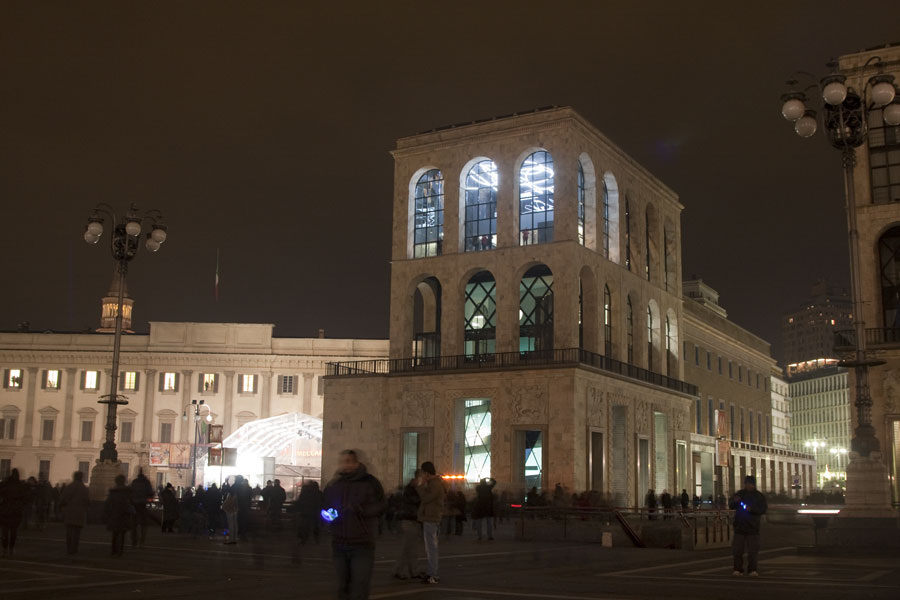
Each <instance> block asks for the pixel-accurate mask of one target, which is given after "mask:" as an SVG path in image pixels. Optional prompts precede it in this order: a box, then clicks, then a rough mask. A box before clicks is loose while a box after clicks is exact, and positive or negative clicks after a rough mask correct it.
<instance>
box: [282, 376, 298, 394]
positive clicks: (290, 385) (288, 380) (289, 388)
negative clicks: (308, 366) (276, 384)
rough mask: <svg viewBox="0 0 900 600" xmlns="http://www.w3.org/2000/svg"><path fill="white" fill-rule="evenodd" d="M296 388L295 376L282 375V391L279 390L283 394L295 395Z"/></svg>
mask: <svg viewBox="0 0 900 600" xmlns="http://www.w3.org/2000/svg"><path fill="white" fill-rule="evenodd" d="M295 387H296V381H295V377H294V376H293V375H282V376H281V389H280V390H279V391H280V393H282V394H293V393H294V389H295Z"/></svg>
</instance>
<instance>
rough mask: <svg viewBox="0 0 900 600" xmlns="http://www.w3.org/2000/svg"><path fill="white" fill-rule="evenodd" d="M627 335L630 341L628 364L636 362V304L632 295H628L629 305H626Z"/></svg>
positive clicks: (627, 339) (628, 341)
mask: <svg viewBox="0 0 900 600" xmlns="http://www.w3.org/2000/svg"><path fill="white" fill-rule="evenodd" d="M625 337H626V341H627V343H628V354H627V356H628V364H629V365H633V364H634V305H633V304H632V303H631V296H628V305H627V306H626V307H625Z"/></svg>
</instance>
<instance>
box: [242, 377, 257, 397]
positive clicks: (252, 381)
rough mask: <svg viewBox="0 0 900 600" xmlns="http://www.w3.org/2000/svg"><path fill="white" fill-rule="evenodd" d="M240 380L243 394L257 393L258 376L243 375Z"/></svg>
mask: <svg viewBox="0 0 900 600" xmlns="http://www.w3.org/2000/svg"><path fill="white" fill-rule="evenodd" d="M240 380H241V381H240V391H241V393H242V394H255V393H256V375H241V376H240Z"/></svg>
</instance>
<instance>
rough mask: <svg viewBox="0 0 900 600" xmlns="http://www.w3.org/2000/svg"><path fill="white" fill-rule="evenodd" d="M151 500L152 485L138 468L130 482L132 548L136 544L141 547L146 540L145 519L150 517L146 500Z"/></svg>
mask: <svg viewBox="0 0 900 600" xmlns="http://www.w3.org/2000/svg"><path fill="white" fill-rule="evenodd" d="M152 500H153V486H152V485H151V484H150V480H149V479H147V477H146V476H145V475H144V470H143V469H138V474H137V477H135V478H134V480H133V481H132V482H131V502H132V504H134V518H133V519H132V523H131V547H132V548H135V547H137V546H138V544H140V547H141V548H143V547H144V542H146V541H147V521H148V520H149V518H150V517H149V515H148V513H147V502H150V501H152ZM138 534H140V536H139V535H138Z"/></svg>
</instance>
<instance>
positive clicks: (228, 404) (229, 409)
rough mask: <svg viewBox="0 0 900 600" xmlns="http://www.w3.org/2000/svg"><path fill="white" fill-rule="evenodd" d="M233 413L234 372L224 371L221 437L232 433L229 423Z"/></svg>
mask: <svg viewBox="0 0 900 600" xmlns="http://www.w3.org/2000/svg"><path fill="white" fill-rule="evenodd" d="M233 413H234V371H225V415H224V418H223V419H222V424H223V425H224V427H223V429H224V430H225V432H224V434H223V436H224V437H228V436H229V435H231V433H232V428H231V422H232V418H233Z"/></svg>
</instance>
